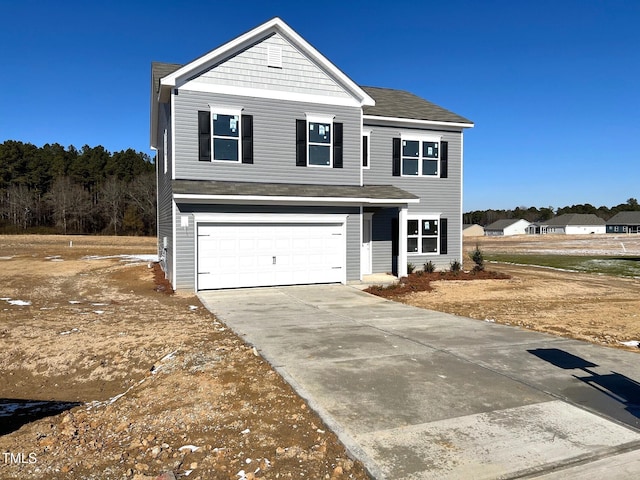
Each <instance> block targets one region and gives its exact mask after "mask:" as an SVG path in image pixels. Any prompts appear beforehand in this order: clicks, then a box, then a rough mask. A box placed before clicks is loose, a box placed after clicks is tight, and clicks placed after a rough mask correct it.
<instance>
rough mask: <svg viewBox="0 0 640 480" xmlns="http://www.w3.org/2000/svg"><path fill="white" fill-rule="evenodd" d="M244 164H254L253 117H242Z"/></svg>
mask: <svg viewBox="0 0 640 480" xmlns="http://www.w3.org/2000/svg"><path fill="white" fill-rule="evenodd" d="M242 163H253V115H242Z"/></svg>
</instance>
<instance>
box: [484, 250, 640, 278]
mask: <svg viewBox="0 0 640 480" xmlns="http://www.w3.org/2000/svg"><path fill="white" fill-rule="evenodd" d="M485 257H486V259H487V260H488V261H490V262H499V263H516V264H521V265H535V266H540V267H551V268H559V269H562V270H571V271H575V272H586V273H598V274H602V275H612V276H616V277H640V257H611V256H608V257H603V256H582V255H524V254H520V255H518V254H491V255H485Z"/></svg>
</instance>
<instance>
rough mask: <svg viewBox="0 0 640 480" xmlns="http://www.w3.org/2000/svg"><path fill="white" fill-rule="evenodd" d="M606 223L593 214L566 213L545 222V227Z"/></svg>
mask: <svg viewBox="0 0 640 480" xmlns="http://www.w3.org/2000/svg"><path fill="white" fill-rule="evenodd" d="M605 223H606V222H605V221H604V220H603V219H601V218H600V217H598V216H597V215H594V214H593V213H566V214H564V215H559V216H557V217H554V218H552V219H551V220H548V221H546V222H544V225H549V226H556V227H562V226H564V225H605Z"/></svg>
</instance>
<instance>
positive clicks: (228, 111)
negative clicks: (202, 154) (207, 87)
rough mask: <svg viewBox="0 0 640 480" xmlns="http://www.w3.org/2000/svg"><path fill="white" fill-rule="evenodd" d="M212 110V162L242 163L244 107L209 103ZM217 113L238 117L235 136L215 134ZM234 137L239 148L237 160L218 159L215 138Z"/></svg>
mask: <svg viewBox="0 0 640 480" xmlns="http://www.w3.org/2000/svg"><path fill="white" fill-rule="evenodd" d="M209 108H210V111H211V118H210V120H209V122H210V124H211V125H210V126H211V135H210V137H211V138H210V143H211V162H214V163H226V164H235V163H242V110H243V109H242V108H241V107H225V106H216V105H209ZM216 115H230V116H236V117H238V123H237V130H238V135H237V136H235V137H230V136H226V135H216V134H215V127H214V125H215V124H214V122H215V118H214V117H215V116H216ZM216 138H220V139H232V140H235V141H236V143H237V145H238V149H237V159H236V160H225V159H217V158H216V152H215V139H216Z"/></svg>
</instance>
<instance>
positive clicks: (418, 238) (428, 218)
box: [407, 175, 442, 256]
mask: <svg viewBox="0 0 640 480" xmlns="http://www.w3.org/2000/svg"><path fill="white" fill-rule="evenodd" d="M413 176H415V175H413ZM434 220H435V221H436V222H437V226H438V232H437V233H436V234H435V235H425V234H424V233H423V230H424V229H423V222H425V221H434ZM410 222H418V229H417V233H411V230H410V228H409V225H410ZM441 223H442V222H441V215H436V214H431V215H418V216H410V217H407V255H408V256H419V255H429V256H436V255H440V242H441V234H442V228H441ZM414 231H415V230H414ZM425 238H434V239H435V240H436V250H435V251H429V252H423V251H422V241H423V239H425ZM410 239H415V240H416V243H417V248H418V249H417V251H409V243H410V242H409V240H410Z"/></svg>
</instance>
